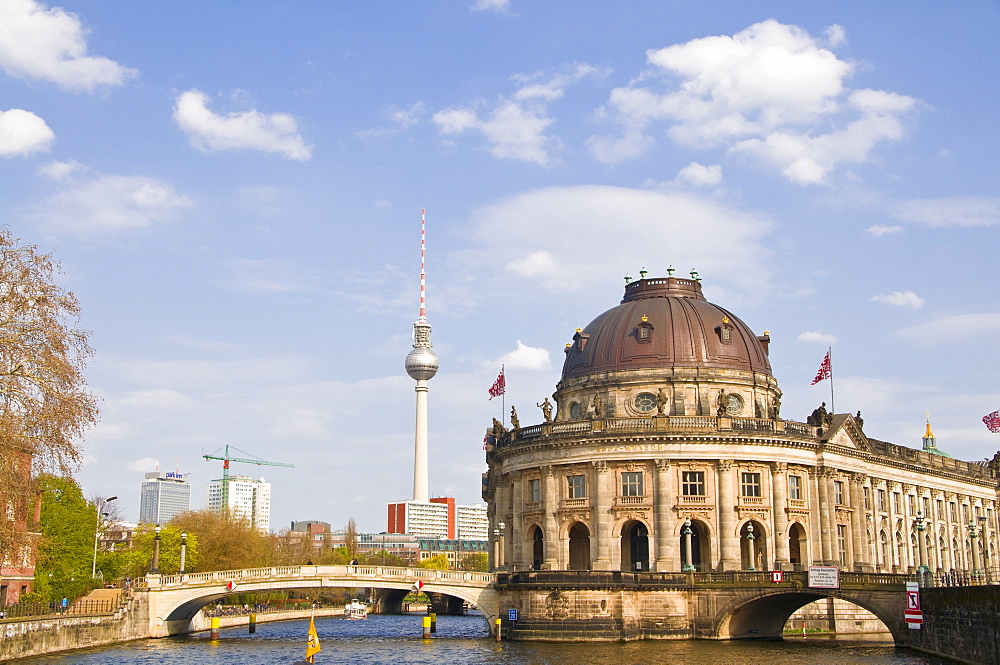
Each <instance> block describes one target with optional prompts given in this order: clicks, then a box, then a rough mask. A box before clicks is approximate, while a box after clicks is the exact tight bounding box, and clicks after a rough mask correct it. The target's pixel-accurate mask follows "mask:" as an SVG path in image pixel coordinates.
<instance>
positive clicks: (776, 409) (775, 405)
mask: <svg viewBox="0 0 1000 665" xmlns="http://www.w3.org/2000/svg"><path fill="white" fill-rule="evenodd" d="M780 417H781V396H780V395H775V396H774V399H773V400H771V418H772V419H773V420H778V419H779V418H780Z"/></svg>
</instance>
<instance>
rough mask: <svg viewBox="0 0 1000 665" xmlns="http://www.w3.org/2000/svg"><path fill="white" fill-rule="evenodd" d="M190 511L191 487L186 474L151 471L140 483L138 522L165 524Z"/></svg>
mask: <svg viewBox="0 0 1000 665" xmlns="http://www.w3.org/2000/svg"><path fill="white" fill-rule="evenodd" d="M188 510H191V485H190V484H188V481H187V474H186V473H177V472H175V471H166V472H163V471H151V472H149V473H147V474H146V479H145V480H144V481H142V490H141V493H140V495H139V522H144V523H147V524H166V523H167V522H169V521H170V520H172V519H173V518H174V517H176V516H177V515H180V514H181V513H183V512H186V511H188Z"/></svg>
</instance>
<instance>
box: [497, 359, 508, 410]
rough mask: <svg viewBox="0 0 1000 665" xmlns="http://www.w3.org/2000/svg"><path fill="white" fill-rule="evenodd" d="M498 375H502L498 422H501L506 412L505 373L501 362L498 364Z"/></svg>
mask: <svg viewBox="0 0 1000 665" xmlns="http://www.w3.org/2000/svg"><path fill="white" fill-rule="evenodd" d="M495 366H496V365H494V367H495ZM500 376H502V377H503V392H502V393H500V422H503V419H504V415H505V414H506V413H507V374H506V373H505V372H504V368H503V364H501V365H500Z"/></svg>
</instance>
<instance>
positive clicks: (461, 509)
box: [455, 503, 490, 541]
mask: <svg viewBox="0 0 1000 665" xmlns="http://www.w3.org/2000/svg"><path fill="white" fill-rule="evenodd" d="M455 526H456V532H457V533H456V536H455V537H456V538H458V539H459V540H463V541H465V540H477V541H478V540H489V538H490V520H489V517H488V516H487V513H486V504H484V503H476V504H473V505H471V506H455Z"/></svg>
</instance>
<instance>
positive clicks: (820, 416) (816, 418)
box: [806, 402, 833, 427]
mask: <svg viewBox="0 0 1000 665" xmlns="http://www.w3.org/2000/svg"><path fill="white" fill-rule="evenodd" d="M832 420H833V415H831V414H830V413H828V412H827V410H826V402H823V403H822V404H820V405H819V406H818V407H817V408H816V409H814V410H813V412H812V415H810V416H809V417H808V418H806V424H807V425H812V426H813V427H826V426H827V425H829V424H830V421H832Z"/></svg>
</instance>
